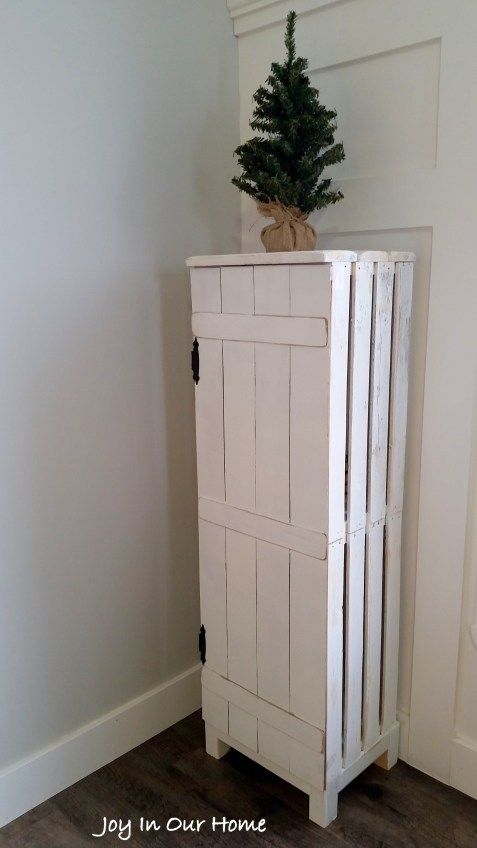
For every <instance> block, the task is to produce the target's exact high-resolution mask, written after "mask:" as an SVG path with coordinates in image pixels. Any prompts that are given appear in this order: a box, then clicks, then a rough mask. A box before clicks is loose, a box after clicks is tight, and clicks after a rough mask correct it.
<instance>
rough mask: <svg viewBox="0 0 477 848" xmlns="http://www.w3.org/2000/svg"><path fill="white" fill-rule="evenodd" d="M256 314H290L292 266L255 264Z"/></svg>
mask: <svg viewBox="0 0 477 848" xmlns="http://www.w3.org/2000/svg"><path fill="white" fill-rule="evenodd" d="M253 277H254V286H255V315H289V314H290V266H289V265H255V267H254V269H253Z"/></svg>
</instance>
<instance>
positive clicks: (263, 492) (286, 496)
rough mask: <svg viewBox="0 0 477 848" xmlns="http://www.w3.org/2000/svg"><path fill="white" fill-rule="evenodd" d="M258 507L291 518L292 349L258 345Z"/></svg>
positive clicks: (268, 513) (256, 369)
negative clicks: (290, 419)
mask: <svg viewBox="0 0 477 848" xmlns="http://www.w3.org/2000/svg"><path fill="white" fill-rule="evenodd" d="M255 377H256V508H257V512H259V513H260V514H261V515H268V516H270V517H271V518H276V519H278V520H280V521H288V520H289V517H290V477H289V465H290V462H289V441H290V421H289V418H290V349H289V348H287V347H285V346H284V345H265V344H256V345H255Z"/></svg>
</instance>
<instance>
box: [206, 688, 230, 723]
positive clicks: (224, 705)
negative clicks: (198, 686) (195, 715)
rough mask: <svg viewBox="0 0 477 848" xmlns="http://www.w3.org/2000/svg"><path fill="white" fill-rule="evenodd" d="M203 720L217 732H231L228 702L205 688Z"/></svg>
mask: <svg viewBox="0 0 477 848" xmlns="http://www.w3.org/2000/svg"><path fill="white" fill-rule="evenodd" d="M202 718H203V719H204V721H206V722H207V724H210V725H211V726H212V727H215V728H216V729H217V730H221V731H223V733H228V732H229V705H228V701H226V700H225V698H222V697H221V696H220V695H217V694H216V693H215V692H211V690H210V689H206V688H205V687H202Z"/></svg>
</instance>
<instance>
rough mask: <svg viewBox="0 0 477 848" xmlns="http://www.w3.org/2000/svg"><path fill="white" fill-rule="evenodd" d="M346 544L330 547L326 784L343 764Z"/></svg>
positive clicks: (327, 634)
mask: <svg viewBox="0 0 477 848" xmlns="http://www.w3.org/2000/svg"><path fill="white" fill-rule="evenodd" d="M344 556H345V545H344V541H343V540H342V539H340V540H338V541H337V542H334V543H333V544H332V545H329V546H328V592H327V629H326V638H327V645H328V661H327V668H326V673H327V676H326V785H327V786H328V785H330V784H331V783H332V782H333V781H334V779H335V778H336V777H337V776H338V775H339V774H340V773H341V770H342V763H343V742H342V739H343V591H344Z"/></svg>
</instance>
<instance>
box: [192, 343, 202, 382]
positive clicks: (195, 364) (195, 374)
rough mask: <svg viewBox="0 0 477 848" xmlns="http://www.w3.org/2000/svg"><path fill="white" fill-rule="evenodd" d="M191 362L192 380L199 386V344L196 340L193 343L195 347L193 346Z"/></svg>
mask: <svg viewBox="0 0 477 848" xmlns="http://www.w3.org/2000/svg"><path fill="white" fill-rule="evenodd" d="M190 361H191V368H192V379H193V381H194V383H195V384H196V385H197V383H198V382H199V380H200V377H199V342H198V341H197V339H194V342H193V345H192V350H191V353H190Z"/></svg>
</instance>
